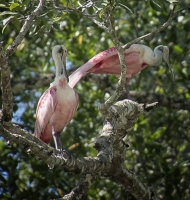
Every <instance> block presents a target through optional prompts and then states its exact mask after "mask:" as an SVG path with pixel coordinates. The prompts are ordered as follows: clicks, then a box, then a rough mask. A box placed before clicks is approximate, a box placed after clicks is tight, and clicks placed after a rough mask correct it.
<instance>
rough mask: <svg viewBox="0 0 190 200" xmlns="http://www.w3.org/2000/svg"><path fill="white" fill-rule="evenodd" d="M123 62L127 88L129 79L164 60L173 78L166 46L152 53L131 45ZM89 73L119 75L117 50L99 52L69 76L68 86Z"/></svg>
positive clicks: (149, 50)
mask: <svg viewBox="0 0 190 200" xmlns="http://www.w3.org/2000/svg"><path fill="white" fill-rule="evenodd" d="M125 60H126V64H127V83H126V85H127V88H128V84H129V81H130V79H131V77H133V76H135V75H136V74H137V73H138V72H140V71H141V70H143V69H144V68H146V67H147V66H158V65H160V64H161V62H162V60H164V61H165V62H166V63H167V64H168V67H169V68H170V71H171V73H172V76H173V72H172V69H171V66H170V63H169V49H168V47H167V46H163V45H159V46H157V47H156V48H155V49H154V51H153V50H152V49H151V48H150V47H148V46H145V45H142V44H132V45H131V46H130V47H129V48H128V49H126V50H125ZM89 73H95V74H116V75H120V74H121V67H120V62H119V57H118V53H117V49H116V48H115V47H112V48H110V49H107V50H105V51H102V52H100V53H99V54H97V55H96V56H94V57H93V58H91V59H90V60H89V61H88V62H87V63H85V64H84V65H82V66H81V67H79V68H78V69H77V70H76V71H75V72H73V73H72V74H71V75H70V76H69V85H70V87H71V88H73V87H74V86H75V85H76V84H77V83H78V82H79V81H80V79H81V78H83V77H84V76H86V75H87V74H89Z"/></svg>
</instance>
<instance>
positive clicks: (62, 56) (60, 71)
mask: <svg viewBox="0 0 190 200" xmlns="http://www.w3.org/2000/svg"><path fill="white" fill-rule="evenodd" d="M52 57H53V60H54V62H55V66H56V77H58V76H60V75H64V76H65V77H66V78H67V82H68V75H67V70H66V57H67V49H66V47H65V46H64V45H56V46H54V48H53V50H52Z"/></svg>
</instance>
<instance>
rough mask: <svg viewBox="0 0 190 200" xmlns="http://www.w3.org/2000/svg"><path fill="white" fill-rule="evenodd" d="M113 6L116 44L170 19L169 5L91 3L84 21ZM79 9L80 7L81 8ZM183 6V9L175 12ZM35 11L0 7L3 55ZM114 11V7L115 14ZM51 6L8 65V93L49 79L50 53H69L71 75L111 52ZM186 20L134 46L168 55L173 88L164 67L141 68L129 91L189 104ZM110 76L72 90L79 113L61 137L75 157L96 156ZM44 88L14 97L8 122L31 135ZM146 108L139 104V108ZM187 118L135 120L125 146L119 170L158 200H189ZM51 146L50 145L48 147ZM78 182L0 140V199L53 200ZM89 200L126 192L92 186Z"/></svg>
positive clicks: (107, 184) (27, 5)
mask: <svg viewBox="0 0 190 200" xmlns="http://www.w3.org/2000/svg"><path fill="white" fill-rule="evenodd" d="M110 2H111V3H112V4H111V5H112V7H113V8H114V9H113V13H114V17H115V25H116V30H117V35H118V38H119V40H120V41H121V43H122V44H126V43H127V42H129V41H131V40H133V39H135V38H136V37H139V36H142V35H145V34H147V33H149V32H151V31H152V30H154V29H155V28H156V27H159V26H160V25H162V24H163V23H164V22H166V20H167V19H168V17H169V13H170V7H169V6H170V3H171V1H166V0H150V1H124V0H119V1H96V3H95V5H94V6H93V9H92V8H88V10H89V12H90V13H93V12H97V13H98V14H99V17H100V18H99V20H101V17H102V15H103V14H104V12H105V10H106V6H109V4H110ZM60 3H62V5H63V6H70V7H72V6H75V7H78V6H79V5H78V3H77V1H67V2H66V1H60ZM81 4H82V2H81ZM187 4H189V1H187V0H186V1H182V2H181V3H180V4H179V5H178V6H177V7H178V8H181V7H183V6H186V5H187ZM36 6H37V1H29V0H26V1H24V0H18V1H16V0H15V1H8V2H7V1H1V4H0V28H1V34H0V41H2V40H3V41H4V42H5V44H6V47H7V46H8V45H10V44H11V43H12V41H13V39H14V38H15V37H16V36H17V34H18V32H19V30H20V27H22V25H23V23H24V19H25V18H26V16H27V15H28V14H29V13H30V12H31V11H33V10H34V9H35V8H36ZM114 6H115V7H114ZM52 7H53V4H52V2H51V1H50V2H49V3H48V6H46V8H44V10H43V16H42V17H38V18H36V19H35V21H34V23H33V25H32V26H31V27H30V31H29V33H28V34H27V35H26V37H25V39H24V40H23V41H22V43H21V44H20V45H19V47H18V49H17V51H16V53H15V54H14V55H13V56H12V57H11V60H10V65H11V71H12V75H11V78H12V85H13V86H14V85H15V84H17V83H21V84H22V83H23V81H25V82H26V83H27V84H29V85H30V84H31V85H32V84H35V83H34V82H33V80H36V79H40V75H45V74H50V73H53V72H54V63H53V61H52V59H51V50H52V47H53V46H54V45H56V44H64V45H65V46H66V47H67V49H68V61H69V63H70V65H69V68H68V70H69V71H70V73H71V71H73V70H74V69H76V68H78V67H79V66H81V65H82V64H84V63H85V62H86V61H88V60H89V59H90V58H91V57H92V56H94V55H96V54H97V53H98V52H100V51H102V50H105V49H107V48H109V47H112V46H113V43H112V41H111V39H110V37H109V35H108V34H107V33H105V32H104V31H103V30H102V29H100V28H99V27H97V26H96V25H95V24H94V23H93V22H92V21H91V20H90V19H88V18H86V17H84V16H82V15H81V14H79V13H74V12H71V13H67V12H61V11H56V10H54V9H51V8H52ZM189 41H190V15H189V11H184V12H181V13H179V14H178V15H177V16H176V17H175V18H174V19H173V21H172V23H171V25H170V26H169V27H168V28H167V29H166V30H164V31H162V32H161V33H159V34H158V35H155V36H153V37H152V38H149V39H146V40H143V41H141V43H144V44H146V45H147V46H150V47H151V48H154V47H155V46H157V45H159V44H163V45H167V46H169V48H170V62H171V64H172V68H173V70H174V73H175V82H174V83H173V82H172V81H171V75H170V73H169V72H168V68H167V67H166V64H165V63H162V64H161V65H160V66H159V67H148V68H147V69H145V70H143V71H142V72H141V73H140V74H138V75H136V76H135V77H134V78H133V79H132V80H131V85H130V89H131V90H136V91H149V92H152V93H157V94H162V95H164V96H167V97H170V98H176V97H181V98H182V100H190V81H189V80H190V68H189V63H190V46H189ZM117 81H118V78H117V77H116V76H114V75H110V76H109V75H106V76H101V75H97V76H95V75H89V76H88V77H86V78H84V79H83V80H82V81H81V82H80V83H79V84H78V85H77V87H76V91H77V92H78V93H79V97H80V105H79V108H78V111H77V113H76V115H75V117H74V119H73V120H72V121H71V122H70V123H69V125H68V126H67V127H66V129H65V131H64V134H62V141H63V144H64V146H65V148H68V149H70V151H71V152H72V153H73V154H74V155H75V156H88V155H90V156H95V155H96V153H97V152H96V151H95V150H94V149H93V143H94V140H95V138H96V137H97V136H98V134H99V133H100V131H101V128H102V124H103V118H102V116H101V115H100V113H99V112H98V109H97V106H98V105H99V104H100V103H102V102H104V101H105V100H106V99H107V98H108V96H109V95H110V94H112V93H113V91H114V89H115V88H116V84H117ZM45 89H46V88H39V87H36V89H35V90H30V89H27V90H24V91H21V92H20V93H19V94H17V95H15V96H14V104H15V105H14V119H13V121H14V122H16V123H18V124H19V125H21V126H22V128H25V129H27V130H28V131H30V132H31V133H32V132H33V129H34V123H35V108H36V105H37V102H38V100H39V97H40V95H41V94H42V93H43V92H44V91H45ZM147 101H148V96H147V99H144V102H147ZM189 119H190V114H189V111H187V110H185V109H184V110H180V109H179V110H177V109H175V110H172V109H169V108H165V107H158V108H156V109H154V110H153V111H151V112H149V113H145V114H144V115H142V116H140V118H139V120H138V121H137V123H136V124H135V126H134V128H133V130H132V131H130V132H129V133H128V136H127V137H126V138H125V141H126V142H127V143H129V149H128V152H127V155H126V167H128V168H129V169H130V170H132V171H134V172H135V173H136V174H137V176H138V177H139V179H140V180H141V181H142V182H143V183H144V184H146V185H148V186H149V187H153V189H154V190H155V192H156V193H157V194H158V195H159V196H160V198H161V199H167V200H170V199H175V200H182V199H183V200H188V199H190V186H189V176H190V162H189V160H190V153H189V152H190V145H189V140H190V136H189V134H190V120H189ZM50 145H52V146H53V145H54V144H53V142H52V143H51V144H50ZM78 178H79V177H78V176H73V175H70V174H67V173H66V172H63V170H62V169H60V168H54V169H53V170H50V169H49V168H48V166H46V165H45V164H44V163H43V162H41V161H39V160H37V158H35V157H34V156H31V155H28V154H27V153H26V152H25V150H24V149H21V148H20V147H19V146H18V145H16V144H14V145H11V146H7V145H6V144H5V141H4V140H0V199H52V198H56V197H61V196H63V195H64V194H66V193H68V192H69V191H70V190H71V189H72V188H73V187H74V186H75V184H76V183H77V180H78ZM88 195H89V196H88V199H97V200H103V199H120V200H122V199H126V197H125V191H124V190H123V188H121V187H120V186H118V185H117V184H116V183H114V182H112V181H110V180H105V179H99V180H97V181H96V182H95V183H94V184H93V186H92V187H91V189H90V190H89V194H88Z"/></svg>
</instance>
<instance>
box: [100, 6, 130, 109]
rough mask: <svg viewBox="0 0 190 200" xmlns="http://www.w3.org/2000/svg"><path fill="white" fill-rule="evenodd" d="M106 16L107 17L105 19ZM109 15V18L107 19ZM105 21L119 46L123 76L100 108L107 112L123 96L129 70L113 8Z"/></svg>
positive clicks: (113, 39)
mask: <svg viewBox="0 0 190 200" xmlns="http://www.w3.org/2000/svg"><path fill="white" fill-rule="evenodd" d="M105 17H106V19H105ZM107 17H108V19H107ZM104 21H105V22H107V24H108V30H109V33H110V36H111V38H112V41H113V43H114V45H115V47H116V48H117V51H118V56H119V60H120V64H121V76H120V78H119V82H118V85H117V88H116V90H115V92H114V94H113V95H112V96H111V97H110V98H109V99H108V100H107V101H106V102H105V103H104V104H102V105H101V106H100V107H99V109H100V111H101V112H106V111H107V109H108V108H109V107H110V106H111V105H112V104H113V103H115V102H116V101H117V99H118V98H119V97H120V96H121V94H122V91H123V89H124V87H125V83H126V72H127V66H126V61H125V55H124V49H123V48H122V47H121V45H120V42H119V40H118V38H117V35H116V32H115V25H114V17H113V14H112V10H111V8H108V14H107V15H106V16H104Z"/></svg>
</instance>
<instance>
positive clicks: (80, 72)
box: [69, 47, 117, 88]
mask: <svg viewBox="0 0 190 200" xmlns="http://www.w3.org/2000/svg"><path fill="white" fill-rule="evenodd" d="M116 54H117V50H116V48H115V47H112V48H110V49H107V50H105V51H102V52H100V53H99V54H97V55H95V56H94V57H93V58H91V59H90V60H89V61H88V62H87V63H85V64H84V65H82V66H81V67H79V68H78V69H77V70H76V71H75V72H73V73H72V74H71V75H70V76H69V86H70V87H71V88H74V87H75V85H76V84H77V83H78V82H79V81H80V79H81V78H82V77H84V76H85V75H86V74H88V73H90V72H89V70H90V69H91V68H93V67H94V66H95V65H96V64H98V63H100V62H101V61H102V60H104V59H106V58H109V57H110V56H113V55H116Z"/></svg>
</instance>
